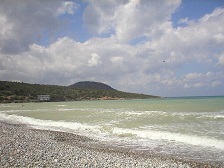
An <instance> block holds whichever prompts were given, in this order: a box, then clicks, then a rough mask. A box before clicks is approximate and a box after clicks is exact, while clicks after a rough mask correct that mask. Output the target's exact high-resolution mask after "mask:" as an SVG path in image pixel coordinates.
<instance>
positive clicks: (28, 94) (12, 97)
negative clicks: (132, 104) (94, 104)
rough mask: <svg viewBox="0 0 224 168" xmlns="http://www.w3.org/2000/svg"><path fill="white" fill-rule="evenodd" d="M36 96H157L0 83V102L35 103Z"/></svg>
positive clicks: (71, 98) (62, 98) (64, 98)
mask: <svg viewBox="0 0 224 168" xmlns="http://www.w3.org/2000/svg"><path fill="white" fill-rule="evenodd" d="M37 95H50V97H51V99H50V101H78V100H102V99H103V100H107V99H111V100H112V99H148V98H159V97H157V96H151V95H144V94H136V93H127V92H121V91H117V90H97V89H77V88H75V87H68V86H56V85H40V84H28V83H20V82H7V81H0V102H1V103H10V102H35V101H38V100H37Z"/></svg>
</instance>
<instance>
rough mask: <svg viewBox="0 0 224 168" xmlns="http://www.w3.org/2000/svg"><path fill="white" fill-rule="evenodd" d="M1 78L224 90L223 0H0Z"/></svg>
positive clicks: (171, 90)
mask: <svg viewBox="0 0 224 168" xmlns="http://www.w3.org/2000/svg"><path fill="white" fill-rule="evenodd" d="M0 80H2V81H20V82H26V83H39V84H54V85H63V86H68V85H71V84H73V83H76V82H79V81H97V82H103V83H105V84H108V85H110V86H111V87H113V88H115V89H118V90H122V91H127V92H135V93H144V94H152V95H159V96H167V97H168V96H205V95H206V96H209V95H211V96H212V95H224V1H223V0H74V1H69V0H67V1H65V0H47V1H43V0H19V1H18V0H1V1H0Z"/></svg>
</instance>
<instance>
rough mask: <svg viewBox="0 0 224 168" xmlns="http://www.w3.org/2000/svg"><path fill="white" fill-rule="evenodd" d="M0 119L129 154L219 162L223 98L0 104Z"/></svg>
mask: <svg viewBox="0 0 224 168" xmlns="http://www.w3.org/2000/svg"><path fill="white" fill-rule="evenodd" d="M0 119H1V120H9V121H17V122H21V123H25V124H28V125H30V126H32V127H35V128H39V129H51V130H61V131H66V132H72V133H76V134H80V135H85V136H88V137H91V138H94V139H98V140H100V141H101V142H103V143H106V144H110V145H115V146H122V147H125V148H129V149H132V150H144V151H154V152H156V153H158V154H168V155H173V156H176V157H180V158H185V159H193V160H203V161H223V160H224V97H197V98H195V97H188V98H167V99H152V100H151V99H150V100H118V101H115V100H113V101H79V102H47V103H26V104H15V103H13V104H0Z"/></svg>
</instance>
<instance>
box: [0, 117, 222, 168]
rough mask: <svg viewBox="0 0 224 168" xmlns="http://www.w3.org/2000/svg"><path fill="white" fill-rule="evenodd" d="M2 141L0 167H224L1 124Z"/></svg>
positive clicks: (22, 126) (82, 137) (77, 136)
mask: <svg viewBox="0 0 224 168" xmlns="http://www.w3.org/2000/svg"><path fill="white" fill-rule="evenodd" d="M0 137H1V138H0V154H1V157H0V167H157V168H159V167H181V168H188V167H217V168H218V167H219V168H220V167H224V166H223V165H221V164H212V163H198V162H194V161H185V160H180V159H174V158H170V157H164V156H158V155H154V154H149V153H148V154H147V153H144V152H133V151H129V150H124V149H118V148H112V147H111V148H110V147H105V146H103V145H100V142H97V141H96V140H93V139H89V138H87V137H85V136H80V135H75V134H71V133H66V132H58V131H48V130H36V129H32V128H30V127H28V126H26V125H23V124H19V123H6V122H3V121H1V120H0ZM108 146H109V145H108Z"/></svg>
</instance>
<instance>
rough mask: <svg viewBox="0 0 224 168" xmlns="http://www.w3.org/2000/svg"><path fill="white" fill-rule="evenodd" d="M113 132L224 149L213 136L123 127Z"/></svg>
mask: <svg viewBox="0 0 224 168" xmlns="http://www.w3.org/2000/svg"><path fill="white" fill-rule="evenodd" d="M113 134H115V135H125V134H128V135H130V134H132V135H133V136H136V137H137V138H142V139H151V140H161V141H163V140H165V141H169V142H180V143H185V144H189V145H197V146H204V147H214V148H217V149H221V150H224V141H223V140H219V139H214V138H211V137H206V136H196V135H187V134H180V133H171V132H165V131H154V130H136V129H123V128H114V129H113Z"/></svg>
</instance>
